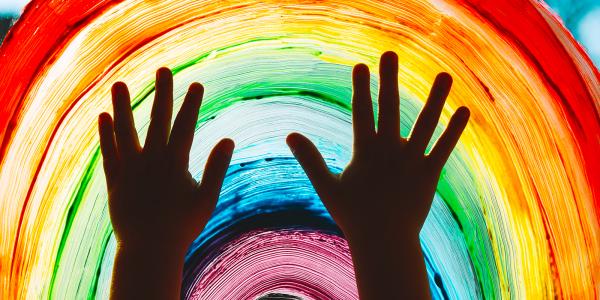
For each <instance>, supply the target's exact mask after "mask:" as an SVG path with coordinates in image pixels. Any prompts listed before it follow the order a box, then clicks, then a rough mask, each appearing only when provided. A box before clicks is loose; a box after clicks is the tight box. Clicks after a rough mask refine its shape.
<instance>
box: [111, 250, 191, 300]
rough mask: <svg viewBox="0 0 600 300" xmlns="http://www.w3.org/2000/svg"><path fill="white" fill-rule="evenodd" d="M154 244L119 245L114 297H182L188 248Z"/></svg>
mask: <svg viewBox="0 0 600 300" xmlns="http://www.w3.org/2000/svg"><path fill="white" fill-rule="evenodd" d="M153 246H155V245H148V246H147V247H126V246H118V247H117V253H116V256H115V262H114V267H113V277H112V286H111V296H110V298H111V299H118V300H120V299H179V298H180V290H181V278H182V273H183V264H184V256H185V251H182V250H175V249H168V245H164V248H163V247H162V246H163V245H158V247H153ZM161 248H163V249H161Z"/></svg>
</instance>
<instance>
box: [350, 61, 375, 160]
mask: <svg viewBox="0 0 600 300" xmlns="http://www.w3.org/2000/svg"><path fill="white" fill-rule="evenodd" d="M370 79H371V77H370V74H369V67H367V66H366V65H364V64H358V65H356V66H355V67H354V70H352V86H353V89H354V90H353V94H352V128H353V129H354V150H358V149H361V148H365V147H366V146H368V145H369V144H370V141H371V140H372V139H373V137H374V136H375V122H374V121H373V103H372V102H371V86H370V83H371V81H370Z"/></svg>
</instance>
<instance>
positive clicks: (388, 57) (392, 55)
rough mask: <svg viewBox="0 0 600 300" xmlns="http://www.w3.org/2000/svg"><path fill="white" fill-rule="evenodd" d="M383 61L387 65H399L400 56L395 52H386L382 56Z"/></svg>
mask: <svg viewBox="0 0 600 300" xmlns="http://www.w3.org/2000/svg"><path fill="white" fill-rule="evenodd" d="M381 61H382V62H387V63H398V54H396V52H394V51H386V52H384V53H383V54H382V55H381Z"/></svg>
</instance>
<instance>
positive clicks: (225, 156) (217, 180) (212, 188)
mask: <svg viewBox="0 0 600 300" xmlns="http://www.w3.org/2000/svg"><path fill="white" fill-rule="evenodd" d="M234 147H235V144H234V143H233V141H232V140H230V139H223V140H221V141H220V142H219V143H217V145H216V146H215V147H214V148H213V149H212V151H211V152H210V155H209V156H208V160H207V161H206V167H205V168H204V174H203V175H202V181H201V182H200V185H199V190H200V192H201V193H202V194H203V196H205V197H208V198H209V199H210V200H211V201H214V204H215V205H216V202H217V199H218V198H219V194H220V193H221V186H222V185H223V180H224V179H225V175H226V174H227V169H228V168H229V162H230V161H231V155H232V154H233V148H234ZM213 206H214V205H213Z"/></svg>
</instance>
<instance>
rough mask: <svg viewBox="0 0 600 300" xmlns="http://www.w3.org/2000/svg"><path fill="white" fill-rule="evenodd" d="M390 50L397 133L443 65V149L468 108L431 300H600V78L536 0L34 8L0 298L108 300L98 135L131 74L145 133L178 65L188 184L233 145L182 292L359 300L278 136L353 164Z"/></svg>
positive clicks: (110, 250)
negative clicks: (196, 90) (188, 132)
mask: <svg viewBox="0 0 600 300" xmlns="http://www.w3.org/2000/svg"><path fill="white" fill-rule="evenodd" d="M386 50H393V51H396V52H397V53H398V54H399V57H400V74H399V81H400V84H401V85H402V90H401V94H402V101H401V109H402V116H401V123H402V124H401V125H402V134H403V135H404V136H408V135H409V134H410V128H411V126H412V123H413V121H414V119H415V118H416V116H417V114H418V112H419V110H420V109H421V107H422V105H423V101H424V99H425V98H426V95H427V93H428V90H429V87H430V85H431V83H432V80H433V78H434V77H435V75H436V74H437V73H438V72H441V71H447V72H449V73H450V74H452V76H453V77H454V87H453V89H452V92H451V95H450V97H449V100H448V104H447V106H446V108H445V110H444V112H443V115H442V124H441V125H440V126H439V128H437V130H436V136H439V134H440V133H441V131H442V130H443V128H444V126H445V124H447V122H448V120H449V117H450V115H451V113H452V112H453V111H454V110H455V109H456V108H457V107H459V106H461V105H466V106H468V107H469V108H470V109H471V112H472V113H471V121H470V123H469V125H468V126H467V128H466V130H465V133H464V135H463V137H462V138H461V140H460V142H459V145H458V146H457V148H456V149H455V151H454V153H453V154H452V156H451V157H450V160H449V162H448V164H447V165H446V167H445V169H444V171H443V174H442V177H441V179H440V181H439V186H438V190H437V194H436V198H435V200H434V204H433V207H432V210H431V213H430V215H429V217H428V220H427V222H426V223H425V226H424V228H423V231H422V232H421V242H422V247H423V251H424V254H425V256H426V264H427V268H428V274H429V276H430V287H431V289H432V294H433V296H434V297H435V298H438V299H444V298H450V299H471V298H488V299H494V298H509V297H510V298H517V299H524V298H527V299H537V298H547V299H553V298H577V299H597V298H598V297H600V222H599V220H600V219H599V214H600V156H599V155H598V153H599V151H600V100H599V99H600V80H599V78H600V74H599V72H598V70H597V69H596V68H595V67H594V65H593V64H592V62H591V60H590V58H589V57H588V56H587V54H586V53H585V52H584V50H583V48H582V47H581V46H580V45H579V44H577V42H576V41H575V40H574V39H573V37H572V35H571V34H570V33H569V32H568V30H567V29H565V28H564V26H563V25H562V23H561V22H560V21H559V20H558V19H557V18H556V16H555V15H554V14H553V13H551V12H550V11H549V9H548V8H547V7H546V6H545V4H543V3H542V2H538V1H534V0H511V1H509V0H498V1H493V2H492V1H477V0H446V1H444V0H432V1H417V0H407V1H368V0H363V1H341V0H338V1H334V0H319V1H317V0H312V1H309V0H296V1H291V0H286V1H274V0H269V1H248V0H246V1H243V0H240V1H199V0H194V1H192V0H164V1H133V0H120V1H109V0H71V1H61V0H34V1H32V2H31V3H30V4H29V5H28V6H27V7H26V8H25V11H24V13H23V15H22V16H21V17H20V19H19V20H18V22H17V23H16V24H15V25H14V26H13V27H12V29H11V31H10V32H9V34H8V35H7V36H6V37H5V40H4V42H3V44H2V46H1V47H0V83H1V86H2V89H0V141H1V144H0V187H1V189H0V236H1V238H0V298H1V299H14V298H56V299H73V298H102V299H105V298H107V297H108V292H109V287H110V276H111V269H112V262H113V256H114V251H115V241H114V237H113V235H112V230H111V227H110V221H109V218H108V210H107V195H106V187H105V184H104V177H103V170H102V164H101V157H100V154H99V141H98V137H97V133H96V132H97V128H96V122H95V120H96V117H97V115H98V114H99V113H100V112H102V111H111V107H110V86H111V84H112V83H113V82H115V81H118V80H121V81H125V82H126V83H127V84H128V85H129V86H130V90H131V91H132V98H133V100H132V105H133V108H134V115H135V119H136V126H137V129H138V131H139V133H140V138H141V139H143V138H144V136H145V133H146V130H147V126H148V123H149V117H150V107H151V102H152V99H153V96H154V95H153V85H154V70H156V69H157V68H159V67H161V66H168V67H170V68H172V69H173V70H174V73H175V74H174V81H175V85H176V86H175V96H176V97H175V104H176V105H175V109H178V108H179V107H180V106H181V102H182V100H183V95H184V93H185V91H186V88H187V86H188V85H189V84H190V83H191V82H193V81H199V82H202V83H203V84H204V85H205V87H206V95H205V100H204V104H203V107H202V109H201V112H200V118H199V121H198V123H197V127H196V139H195V141H194V145H193V147H192V153H191V161H190V171H191V173H192V174H193V175H194V177H195V178H199V177H200V176H201V175H202V168H203V166H204V163H205V161H206V156H207V154H208V151H209V150H210V148H211V147H212V145H214V144H215V142H216V141H218V140H219V139H220V138H222V137H231V138H233V139H234V140H235V141H236V144H237V147H236V151H235V153H234V157H233V161H232V165H231V167H230V168H229V171H228V175H227V177H226V179H225V183H224V186H223V190H222V193H221V197H220V200H219V203H218V205H217V209H216V210H215V212H214V214H213V216H212V218H211V220H210V221H209V223H208V225H207V227H206V229H205V231H204V232H203V233H202V234H201V236H199V237H198V239H197V240H196V241H195V242H194V244H193V245H192V247H191V248H190V250H189V252H188V255H187V257H186V268H185V271H184V273H185V274H184V289H183V292H184V294H185V296H186V297H187V298H190V299H195V298H206V299H221V298H222V297H224V296H223V295H235V297H238V298H240V299H257V298H260V297H266V296H267V295H274V294H281V295H289V296H290V297H291V298H293V297H296V298H298V297H299V298H302V299H322V298H332V299H357V291H356V286H355V282H354V275H353V271H352V264H351V259H350V254H349V251H348V247H347V245H346V243H345V241H344V239H343V237H342V235H341V233H340V231H339V229H337V227H336V226H335V224H334V223H333V221H332V220H331V217H330V216H329V214H328V213H327V211H326V210H325V208H324V207H323V205H322V203H321V202H320V201H319V199H318V197H317V196H316V194H315V192H314V189H313V188H312V186H311V185H310V183H309V181H308V179H307V178H306V176H305V174H304V172H303V171H302V169H301V168H300V167H299V165H298V164H297V162H296V161H295V160H294V159H293V157H292V154H291V153H290V152H289V150H288V149H287V147H286V145H285V142H284V139H285V136H286V135H287V134H288V133H289V132H291V131H299V132H302V133H304V134H307V135H308V136H309V137H311V138H312V139H313V140H314V141H315V142H316V144H317V146H318V147H319V149H320V150H321V152H322V153H323V154H324V156H325V158H326V160H327V163H328V165H329V166H330V168H332V169H334V170H336V171H341V170H342V169H343V167H344V166H345V165H346V164H347V163H348V161H349V159H350V154H351V123H350V121H351V118H350V97H351V92H352V91H351V88H350V87H351V85H350V71H351V68H352V66H353V65H354V64H356V63H359V62H365V63H366V64H367V65H369V67H370V68H371V70H376V69H377V67H378V66H377V63H378V58H379V56H380V55H381V53H383V52H384V51H386ZM377 81H378V78H377V75H376V72H374V74H373V75H372V81H371V85H372V91H373V94H374V96H375V94H376V93H377V92H376V91H377ZM365 201H368V199H365ZM152 246H153V243H152V241H148V247H152ZM148 263H152V262H148ZM392 293H394V294H395V293H401V291H390V294H392Z"/></svg>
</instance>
